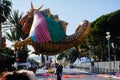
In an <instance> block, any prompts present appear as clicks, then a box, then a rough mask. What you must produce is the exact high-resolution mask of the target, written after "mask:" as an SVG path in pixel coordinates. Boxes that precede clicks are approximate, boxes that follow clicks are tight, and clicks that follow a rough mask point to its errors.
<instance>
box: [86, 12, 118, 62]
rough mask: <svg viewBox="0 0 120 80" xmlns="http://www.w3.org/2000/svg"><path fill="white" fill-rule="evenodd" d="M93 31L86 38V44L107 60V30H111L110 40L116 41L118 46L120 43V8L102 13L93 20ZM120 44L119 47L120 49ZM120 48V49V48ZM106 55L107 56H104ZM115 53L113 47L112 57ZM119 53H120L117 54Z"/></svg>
mask: <svg viewBox="0 0 120 80" xmlns="http://www.w3.org/2000/svg"><path fill="white" fill-rule="evenodd" d="M91 27H92V28H91V31H90V34H89V36H88V38H87V39H86V40H85V42H84V45H86V46H89V45H90V46H92V47H93V48H94V51H93V52H94V54H95V55H97V56H99V57H100V58H101V59H102V60H105V59H106V57H107V56H108V55H107V40H106V32H107V31H109V32H110V35H111V37H110V42H111V43H112V42H113V43H115V44H116V45H117V46H118V45H119V44H120V40H118V38H119V37H120V10H117V11H114V12H111V13H109V14H106V15H102V16H100V17H99V18H97V19H96V20H95V21H94V22H91ZM119 47H120V46H118V47H117V48H118V49H119ZM119 50H120V49H119ZM103 55H106V56H103ZM112 55H113V52H112V47H111V57H112ZM117 55H120V53H119V54H117Z"/></svg>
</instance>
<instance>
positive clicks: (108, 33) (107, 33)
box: [106, 32, 111, 69]
mask: <svg viewBox="0 0 120 80" xmlns="http://www.w3.org/2000/svg"><path fill="white" fill-rule="evenodd" d="M106 35H107V36H106V39H107V40H108V56H109V68H110V69H111V59H110V37H111V36H110V32H106Z"/></svg>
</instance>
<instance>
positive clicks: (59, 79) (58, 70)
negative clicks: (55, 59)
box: [56, 65, 62, 80]
mask: <svg viewBox="0 0 120 80" xmlns="http://www.w3.org/2000/svg"><path fill="white" fill-rule="evenodd" d="M56 75H57V80H62V79H61V74H60V66H59V65H58V66H57V69H56Z"/></svg>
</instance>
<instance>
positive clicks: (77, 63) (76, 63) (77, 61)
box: [73, 58, 81, 66]
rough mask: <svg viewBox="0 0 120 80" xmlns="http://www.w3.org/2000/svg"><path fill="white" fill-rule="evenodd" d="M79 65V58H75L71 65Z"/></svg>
mask: <svg viewBox="0 0 120 80" xmlns="http://www.w3.org/2000/svg"><path fill="white" fill-rule="evenodd" d="M80 63H81V61H80V59H79V58H77V59H76V60H75V62H74V63H73V65H76V66H77V65H80Z"/></svg>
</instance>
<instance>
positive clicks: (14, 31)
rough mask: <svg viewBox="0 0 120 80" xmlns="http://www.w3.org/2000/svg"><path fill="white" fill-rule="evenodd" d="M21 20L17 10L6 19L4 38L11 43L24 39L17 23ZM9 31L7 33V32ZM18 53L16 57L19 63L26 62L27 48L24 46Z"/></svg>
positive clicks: (20, 27)
mask: <svg viewBox="0 0 120 80" xmlns="http://www.w3.org/2000/svg"><path fill="white" fill-rule="evenodd" d="M21 18H22V13H21V14H19V11H18V10H14V11H13V13H11V15H10V16H9V17H8V21H9V26H7V27H6V30H7V31H6V32H5V37H6V38H7V39H8V40H9V41H11V42H16V41H20V40H22V39H24V38H25V35H24V34H23V32H22V26H21V25H20V23H19V21H20V19H21ZM8 30H9V31H8ZM17 51H18V56H19V58H20V59H21V60H20V61H21V62H24V61H26V58H27V57H28V54H27V53H28V52H29V50H28V48H27V46H26V45H24V46H23V47H22V48H21V49H20V50H17Z"/></svg>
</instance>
